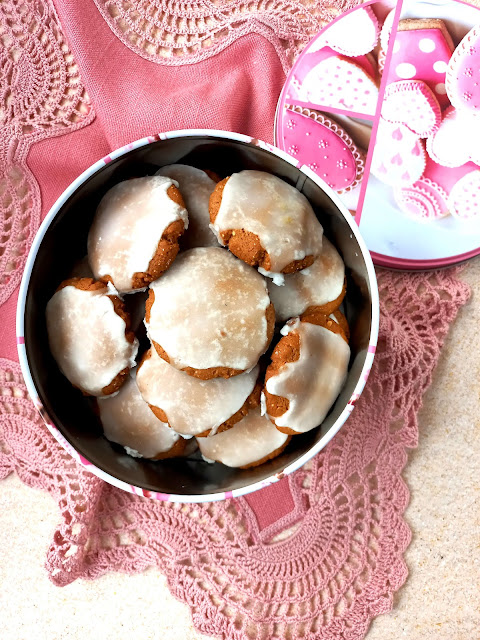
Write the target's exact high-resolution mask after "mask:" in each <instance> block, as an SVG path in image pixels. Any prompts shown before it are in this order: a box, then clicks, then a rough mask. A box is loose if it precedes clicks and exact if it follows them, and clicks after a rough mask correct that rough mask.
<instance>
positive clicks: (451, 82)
mask: <svg viewBox="0 0 480 640" xmlns="http://www.w3.org/2000/svg"><path fill="white" fill-rule="evenodd" d="M446 88H447V94H448V97H449V98H450V102H451V103H452V104H453V105H454V106H455V107H457V109H462V110H463V109H465V110H466V111H468V112H470V113H476V114H480V25H477V26H476V27H474V28H473V29H472V30H471V31H469V32H468V33H467V35H466V36H465V37H464V38H463V40H462V41H461V42H460V44H459V45H458V47H457V48H456V49H455V53H454V54H453V56H452V58H451V60H450V63H449V65H448V69H447V79H446ZM479 124H480V123H479ZM478 126H479V125H477V127H478Z"/></svg>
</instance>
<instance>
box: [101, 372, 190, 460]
mask: <svg viewBox="0 0 480 640" xmlns="http://www.w3.org/2000/svg"><path fill="white" fill-rule="evenodd" d="M135 376H136V371H132V372H131V373H130V376H129V377H128V380H127V381H126V382H125V384H124V385H123V386H122V387H121V389H120V391H119V392H118V393H117V394H115V396H114V397H108V398H99V399H98V408H99V410H100V420H101V422H102V425H103V431H104V433H105V437H106V438H108V440H111V441H112V442H117V443H118V444H121V445H122V446H123V447H125V448H126V449H127V448H128V449H133V450H135V451H136V452H137V453H138V454H140V455H141V456H142V457H144V458H154V457H155V456H157V455H158V454H159V453H166V452H167V451H170V449H171V448H172V447H173V445H174V444H175V443H176V442H177V440H178V439H179V438H180V436H179V435H178V433H175V431H174V430H173V429H170V427H169V426H168V424H165V422H161V420H159V419H158V418H157V417H156V416H155V415H154V413H153V411H152V410H151V409H150V407H149V406H148V404H147V403H146V402H145V400H144V399H143V398H142V396H141V395H140V391H139V390H138V387H137V383H136V380H135ZM127 453H128V451H127Z"/></svg>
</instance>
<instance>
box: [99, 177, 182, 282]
mask: <svg viewBox="0 0 480 640" xmlns="http://www.w3.org/2000/svg"><path fill="white" fill-rule="evenodd" d="M187 227H188V215H187V210H186V209H185V204H184V202H183V199H182V196H181V195H180V192H179V191H178V189H177V187H176V185H175V184H174V182H173V181H172V180H171V179H170V178H165V177H163V176H147V177H145V178H133V179H131V180H126V181H124V182H120V183H119V184H117V185H115V186H114V187H112V188H111V189H110V190H109V191H108V192H107V193H106V194H105V196H104V197H103V198H102V200H101V202H100V204H99V206H98V208H97V212H96V214H95V218H94V221H93V224H92V226H91V228H90V232H89V234H88V258H89V261H90V266H91V268H92V271H93V273H94V275H95V277H96V278H97V279H98V280H102V281H104V282H108V281H110V282H112V284H113V285H114V286H115V288H116V289H117V291H119V292H120V293H129V292H131V291H136V290H139V289H143V288H145V287H146V286H147V285H148V284H149V283H150V282H152V281H153V280H155V279H156V278H158V277H159V276H160V275H161V274H162V273H163V272H164V271H166V270H167V269H168V268H169V267H170V265H171V264H172V262H173V260H174V259H175V256H176V255H177V252H178V238H179V236H180V235H181V234H182V233H183V232H184V230H185V229H186V228H187Z"/></svg>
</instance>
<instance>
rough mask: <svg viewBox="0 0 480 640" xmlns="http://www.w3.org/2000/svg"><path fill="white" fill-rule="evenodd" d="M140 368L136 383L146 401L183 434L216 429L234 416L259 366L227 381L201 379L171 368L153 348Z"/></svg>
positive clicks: (247, 392) (254, 378)
mask: <svg viewBox="0 0 480 640" xmlns="http://www.w3.org/2000/svg"><path fill="white" fill-rule="evenodd" d="M150 353H151V355H150V358H148V359H146V360H145V361H144V362H143V363H142V365H141V366H140V367H139V369H138V371H137V384H138V388H139V390H140V393H141V394H142V396H143V399H144V400H145V402H148V404H151V405H153V406H154V407H157V408H159V409H162V410H163V411H164V412H165V414H166V416H167V419H168V423H169V425H170V426H171V427H172V429H174V430H175V431H176V432H177V433H180V434H181V435H184V436H195V435H198V434H199V433H203V432H204V431H207V430H208V429H213V431H215V430H216V429H217V428H218V427H219V426H220V425H221V424H223V423H224V422H226V421H227V420H228V419H229V418H231V417H232V416H233V415H234V414H235V413H237V411H238V410H239V409H241V408H242V406H243V405H244V403H245V400H246V399H247V398H248V396H249V395H250V394H251V393H252V391H253V389H254V387H255V383H256V381H257V377H258V367H255V368H254V369H252V371H250V372H249V373H242V374H241V375H239V376H234V377H233V378H229V379H228V380H225V379H224V378H213V379H212V380H199V379H198V378H193V377H192V376H189V375H187V374H186V373H184V372H183V371H178V370H177V369H174V368H173V367H171V366H170V365H169V364H168V363H167V362H165V360H163V359H162V358H160V356H159V355H158V354H157V352H156V351H155V349H154V348H153V347H152V349H151V350H150Z"/></svg>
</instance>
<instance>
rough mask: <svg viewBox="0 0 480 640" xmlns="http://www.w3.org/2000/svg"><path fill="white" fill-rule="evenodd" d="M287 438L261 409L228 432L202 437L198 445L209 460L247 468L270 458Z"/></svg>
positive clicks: (228, 465) (248, 415)
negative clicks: (262, 413)
mask: <svg viewBox="0 0 480 640" xmlns="http://www.w3.org/2000/svg"><path fill="white" fill-rule="evenodd" d="M287 438H288V436H287V434H285V433H281V432H280V431H278V429H276V428H275V425H274V424H273V423H272V422H271V421H270V420H269V419H268V418H267V417H266V416H262V415H261V414H260V408H259V407H257V408H256V409H254V410H253V411H250V412H249V413H248V414H247V415H246V416H245V418H243V419H242V420H240V422H237V424H236V425H234V426H233V427H232V428H231V429H229V430H228V431H224V432H223V433H217V434H216V435H214V436H211V437H208V438H198V440H197V442H198V446H199V448H200V451H201V452H202V455H204V456H205V457H206V458H209V459H210V460H215V461H217V462H221V463H223V464H225V465H227V467H244V466H247V465H250V464H253V463H254V462H258V460H262V459H263V458H266V457H267V456H269V455H270V454H271V453H273V452H274V451H276V450H277V449H279V448H280V447H281V446H282V445H284V444H285V442H286V440H287Z"/></svg>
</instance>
